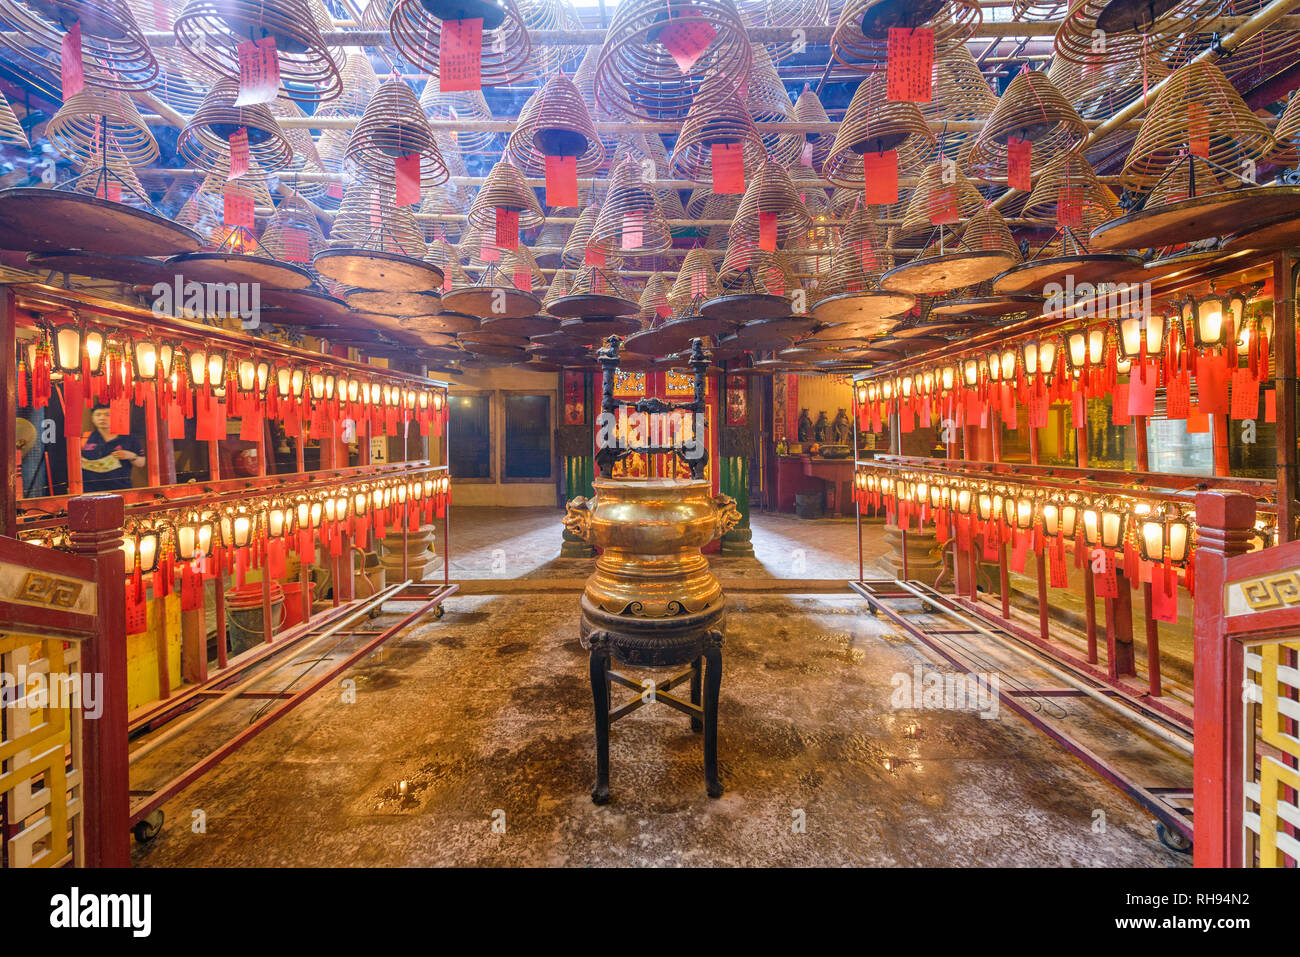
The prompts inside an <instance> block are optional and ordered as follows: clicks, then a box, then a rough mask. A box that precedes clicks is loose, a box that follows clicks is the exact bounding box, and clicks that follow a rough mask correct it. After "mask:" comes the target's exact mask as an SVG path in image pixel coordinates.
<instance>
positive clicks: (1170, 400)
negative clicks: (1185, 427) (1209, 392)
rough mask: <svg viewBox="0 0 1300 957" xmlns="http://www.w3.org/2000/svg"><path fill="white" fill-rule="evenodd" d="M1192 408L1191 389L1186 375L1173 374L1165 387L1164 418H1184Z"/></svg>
mask: <svg viewBox="0 0 1300 957" xmlns="http://www.w3.org/2000/svg"><path fill="white" fill-rule="evenodd" d="M1191 409H1192V390H1191V384H1190V383H1189V381H1188V379H1187V376H1185V375H1175V376H1172V377H1171V378H1170V379H1169V382H1168V384H1167V386H1166V387H1165V418H1166V419H1185V418H1187V414H1188V413H1189V412H1190V411H1191Z"/></svg>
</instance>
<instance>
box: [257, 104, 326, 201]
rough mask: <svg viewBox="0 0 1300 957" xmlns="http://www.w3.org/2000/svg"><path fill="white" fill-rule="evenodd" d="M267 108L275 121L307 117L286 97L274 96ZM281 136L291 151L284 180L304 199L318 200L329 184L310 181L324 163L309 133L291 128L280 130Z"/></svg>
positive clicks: (297, 127) (302, 128)
mask: <svg viewBox="0 0 1300 957" xmlns="http://www.w3.org/2000/svg"><path fill="white" fill-rule="evenodd" d="M267 105H268V106H269V107H270V108H271V113H272V115H274V116H275V118H276V120H277V121H279V120H281V119H285V118H286V117H288V118H292V119H295V120H296V119H301V118H303V117H305V116H306V115H307V114H306V113H304V112H303V111H302V107H300V106H299V105H298V104H297V102H296V101H294V100H291V99H289V98H288V97H286V96H277V97H276V98H275V99H274V100H272V101H271V102H270V103H269V104H267ZM282 132H283V133H284V137H285V139H287V140H288V141H289V146H290V148H291V149H292V150H293V158H292V159H291V160H290V161H289V165H288V167H287V168H286V169H285V171H284V178H285V179H287V180H288V181H289V183H290V185H292V186H293V188H294V189H295V190H296V191H297V192H299V193H301V194H302V195H303V196H305V197H306V198H308V199H311V200H317V199H320V198H321V197H322V196H324V195H325V193H326V192H327V190H328V189H329V184H328V183H324V182H321V181H320V180H318V179H315V178H314V177H315V176H317V175H318V174H320V173H324V172H325V163H324V162H323V161H322V160H321V157H320V153H318V152H317V150H316V141H315V140H313V139H312V138H311V130H309V129H307V128H306V127H305V126H293V127H290V128H289V129H282ZM298 174H308V175H309V176H311V177H313V178H311V179H307V180H304V179H302V178H300V176H299V175H298Z"/></svg>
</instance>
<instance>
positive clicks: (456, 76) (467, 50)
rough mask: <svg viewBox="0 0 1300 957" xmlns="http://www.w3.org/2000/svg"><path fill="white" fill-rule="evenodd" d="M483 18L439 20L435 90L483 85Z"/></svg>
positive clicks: (443, 91) (463, 89)
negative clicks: (436, 83) (440, 34)
mask: <svg viewBox="0 0 1300 957" xmlns="http://www.w3.org/2000/svg"><path fill="white" fill-rule="evenodd" d="M482 60H483V18H482V17H475V18H474V19H472V20H443V21H442V43H441V46H440V48H439V50H438V92H439V93H456V92H463V91H467V90H468V91H473V90H481V89H482V88H483V63H482Z"/></svg>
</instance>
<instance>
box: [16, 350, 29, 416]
mask: <svg viewBox="0 0 1300 957" xmlns="http://www.w3.org/2000/svg"><path fill="white" fill-rule="evenodd" d="M18 405H19V407H21V408H26V409H30V408H31V407H32V404H31V402H30V401H29V399H28V397H27V363H26V362H25V361H23V362H19V363H18Z"/></svg>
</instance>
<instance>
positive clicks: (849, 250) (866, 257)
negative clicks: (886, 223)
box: [817, 207, 894, 298]
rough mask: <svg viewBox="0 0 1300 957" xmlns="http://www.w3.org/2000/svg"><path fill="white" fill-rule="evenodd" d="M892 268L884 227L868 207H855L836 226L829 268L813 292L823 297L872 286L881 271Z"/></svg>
mask: <svg viewBox="0 0 1300 957" xmlns="http://www.w3.org/2000/svg"><path fill="white" fill-rule="evenodd" d="M893 268H894V257H893V255H892V254H891V253H890V252H889V248H888V245H887V243H886V241H885V231H884V229H882V228H881V226H880V224H879V223H877V222H876V219H875V217H874V216H873V215H872V213H871V210H870V209H869V208H866V207H862V208H859V209H857V210H855V211H854V212H853V213H852V214H850V216H849V219H848V222H847V223H845V224H844V226H843V228H842V229H841V230H840V244H839V246H838V247H837V248H836V250H835V253H834V255H833V256H832V257H831V268H830V270H829V271H828V272H827V273H826V275H825V276H823V277H822V278H821V281H820V282H819V283H818V285H817V295H818V297H819V298H826V297H828V296H835V295H839V294H840V293H846V292H866V291H868V290H871V289H875V288H876V287H877V283H878V282H879V280H880V276H881V274H882V273H884V272H887V271H888V270H890V269H893Z"/></svg>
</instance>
